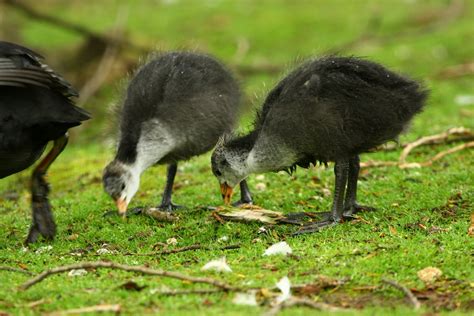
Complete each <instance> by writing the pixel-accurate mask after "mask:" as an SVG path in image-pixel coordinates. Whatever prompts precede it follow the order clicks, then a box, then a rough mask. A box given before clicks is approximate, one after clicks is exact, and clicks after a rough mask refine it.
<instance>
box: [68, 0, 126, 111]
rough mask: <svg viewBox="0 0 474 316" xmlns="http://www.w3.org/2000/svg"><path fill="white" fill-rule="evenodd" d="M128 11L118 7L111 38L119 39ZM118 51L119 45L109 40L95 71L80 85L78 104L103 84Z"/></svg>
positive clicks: (81, 104)
mask: <svg viewBox="0 0 474 316" xmlns="http://www.w3.org/2000/svg"><path fill="white" fill-rule="evenodd" d="M127 14H128V12H126V11H125V9H124V7H122V8H120V10H119V11H118V13H117V18H116V21H115V26H114V29H113V31H112V36H113V38H116V39H121V38H122V36H123V25H124V24H125V21H126V18H127ZM118 52H119V45H118V43H117V42H111V43H109V44H108V45H107V48H106V49H105V52H104V54H103V55H102V59H101V61H100V63H99V66H98V67H97V69H96V72H95V73H94V75H93V76H92V77H91V79H90V80H89V81H87V82H86V84H85V85H84V86H83V87H82V89H81V91H80V93H79V100H78V101H77V104H78V106H83V105H84V104H85V103H86V102H87V100H89V98H90V97H91V96H93V95H94V94H95V93H96V92H97V91H98V90H99V89H100V87H101V86H102V85H103V84H104V82H105V80H106V79H107V76H108V75H109V73H110V70H111V69H112V67H113V65H114V63H115V60H116V58H117V55H118Z"/></svg>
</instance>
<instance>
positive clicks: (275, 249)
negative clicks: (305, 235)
mask: <svg viewBox="0 0 474 316" xmlns="http://www.w3.org/2000/svg"><path fill="white" fill-rule="evenodd" d="M291 253H293V250H292V249H291V247H290V246H289V245H288V244H287V243H286V241H281V242H278V243H276V244H273V245H271V246H270V247H268V248H267V250H265V253H264V254H263V255H264V256H274V255H289V254H291Z"/></svg>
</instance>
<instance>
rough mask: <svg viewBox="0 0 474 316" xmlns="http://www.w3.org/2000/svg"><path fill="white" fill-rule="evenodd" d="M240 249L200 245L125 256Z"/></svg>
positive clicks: (232, 246) (236, 245) (235, 246)
mask: <svg viewBox="0 0 474 316" xmlns="http://www.w3.org/2000/svg"><path fill="white" fill-rule="evenodd" d="M238 248H240V244H234V245H227V246H224V247H221V248H214V247H206V246H203V245H200V244H194V245H191V246H185V247H181V248H175V249H165V250H160V251H154V252H148V253H133V252H128V253H126V254H124V255H126V256H131V255H133V256H160V255H169V254H173V253H179V252H185V251H190V250H198V249H202V250H216V249H220V250H230V249H238Z"/></svg>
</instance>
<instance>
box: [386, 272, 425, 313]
mask: <svg viewBox="0 0 474 316" xmlns="http://www.w3.org/2000/svg"><path fill="white" fill-rule="evenodd" d="M382 282H383V283H385V284H388V285H391V286H393V287H394V288H396V289H398V290H400V291H402V292H403V293H405V296H406V297H407V298H408V300H409V301H410V303H411V305H413V308H414V309H415V310H417V309H419V308H420V306H421V305H420V302H419V301H418V299H417V298H416V296H415V295H413V293H412V292H411V291H410V290H409V289H408V288H407V287H405V286H403V285H401V284H399V283H397V282H396V281H394V280H389V279H382Z"/></svg>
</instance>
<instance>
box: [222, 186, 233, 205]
mask: <svg viewBox="0 0 474 316" xmlns="http://www.w3.org/2000/svg"><path fill="white" fill-rule="evenodd" d="M221 193H222V198H223V199H224V204H226V205H227V204H229V203H230V200H231V199H232V194H233V193H234V189H232V187H231V186H230V185H228V184H227V182H224V183H222V184H221Z"/></svg>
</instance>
